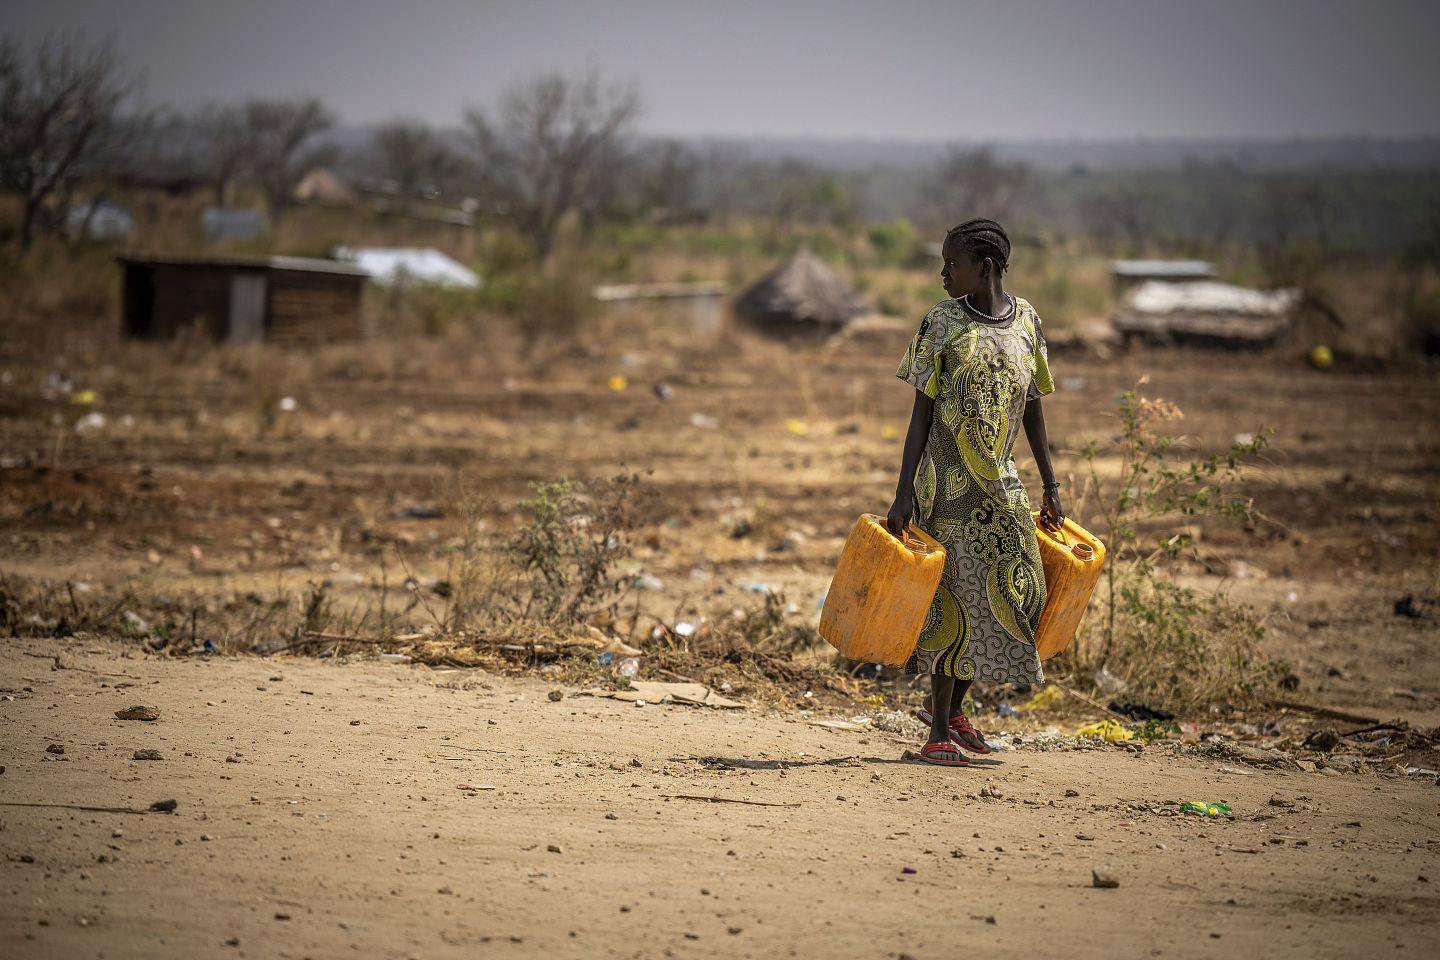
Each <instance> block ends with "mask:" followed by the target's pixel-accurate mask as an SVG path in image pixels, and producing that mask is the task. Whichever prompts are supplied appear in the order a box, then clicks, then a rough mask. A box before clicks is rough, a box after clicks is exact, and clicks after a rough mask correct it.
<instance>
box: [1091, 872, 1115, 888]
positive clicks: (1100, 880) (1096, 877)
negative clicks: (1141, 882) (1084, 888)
mask: <svg viewBox="0 0 1440 960" xmlns="http://www.w3.org/2000/svg"><path fill="white" fill-rule="evenodd" d="M1090 885H1091V886H1094V887H1102V888H1105V889H1110V888H1112V887H1118V886H1120V879H1119V878H1118V877H1116V876H1115V875H1114V874H1113V873H1111V872H1110V870H1109V869H1108V868H1105V867H1101V868H1099V869H1095V870H1091V871H1090Z"/></svg>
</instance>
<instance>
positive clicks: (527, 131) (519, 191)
mask: <svg viewBox="0 0 1440 960" xmlns="http://www.w3.org/2000/svg"><path fill="white" fill-rule="evenodd" d="M639 109H640V100H639V97H638V96H637V95H636V94H635V92H634V91H633V90H631V89H629V88H617V87H608V86H603V85H602V84H601V83H600V80H599V78H598V77H596V76H595V75H593V74H592V75H590V76H588V77H585V78H583V79H573V78H567V77H565V76H562V75H560V74H547V75H545V76H542V77H539V78H538V79H535V80H532V81H530V82H528V83H525V84H522V85H520V86H518V87H514V88H512V89H510V90H509V91H508V92H507V93H506V94H505V95H504V97H503V99H502V100H501V103H500V107H499V109H498V111H497V112H496V114H495V116H493V117H491V116H489V115H487V114H486V113H485V112H483V111H481V110H469V111H467V112H466V115H465V120H466V124H467V125H468V126H469V128H470V136H471V140H472V141H473V144H474V147H475V150H476V153H477V154H478V158H479V161H480V170H479V173H480V177H481V181H482V184H483V185H484V187H485V188H486V190H487V192H489V193H490V194H491V196H492V197H493V199H494V200H495V201H496V203H497V206H498V207H499V208H500V209H502V210H503V212H504V213H505V214H506V215H508V216H509V217H510V218H511V219H512V221H513V222H514V223H515V226H516V228H517V229H518V230H519V231H520V232H521V234H523V235H524V236H525V237H527V238H528V239H529V240H530V241H531V242H532V243H534V244H535V250H536V253H537V254H538V255H539V257H540V259H541V261H542V262H543V261H545V260H548V259H549V257H550V253H551V251H552V250H553V248H554V245H555V235H556V232H557V231H558V230H559V228H560V223H561V221H562V220H564V218H565V217H566V215H568V214H569V213H571V212H572V211H574V210H576V209H578V208H579V207H581V206H582V201H583V203H584V205H586V206H593V205H594V203H595V197H594V196H593V194H594V193H596V192H603V191H604V190H606V189H607V188H608V184H609V183H610V182H612V181H613V180H614V179H615V178H613V177H612V176H611V175H610V171H609V169H608V164H609V163H610V161H611V160H613V158H614V157H615V155H616V152H617V151H618V149H619V147H620V145H621V144H622V142H623V140H624V139H625V137H626V134H627V133H628V131H629V127H630V124H631V121H632V120H633V119H634V118H635V115H636V114H637V113H638V112H639ZM587 194H592V195H591V196H587Z"/></svg>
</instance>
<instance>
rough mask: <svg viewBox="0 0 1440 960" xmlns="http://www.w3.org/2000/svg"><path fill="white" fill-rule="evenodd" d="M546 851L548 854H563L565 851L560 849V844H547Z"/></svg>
mask: <svg viewBox="0 0 1440 960" xmlns="http://www.w3.org/2000/svg"><path fill="white" fill-rule="evenodd" d="M545 849H546V850H547V851H548V852H550V853H562V852H563V851H562V850H561V849H560V844H558V843H551V844H547V845H546V847H545Z"/></svg>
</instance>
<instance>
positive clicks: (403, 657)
mask: <svg viewBox="0 0 1440 960" xmlns="http://www.w3.org/2000/svg"><path fill="white" fill-rule="evenodd" d="M380 659H381V660H384V661H385V662H386V663H409V662H410V655H409V654H408V653H382V654H380Z"/></svg>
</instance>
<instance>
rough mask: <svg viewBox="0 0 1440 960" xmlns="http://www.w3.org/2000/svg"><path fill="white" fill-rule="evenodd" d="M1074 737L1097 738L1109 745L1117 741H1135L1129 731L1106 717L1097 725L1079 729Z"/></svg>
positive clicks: (1133, 735) (1093, 724)
mask: <svg viewBox="0 0 1440 960" xmlns="http://www.w3.org/2000/svg"><path fill="white" fill-rule="evenodd" d="M1075 736H1077V737H1097V738H1099V739H1101V740H1105V741H1108V742H1111V743H1113V742H1115V741H1117V740H1133V739H1135V734H1133V733H1131V732H1130V731H1129V730H1126V729H1125V728H1124V727H1122V726H1120V724H1118V723H1116V722H1115V721H1114V720H1111V719H1110V718H1108V717H1107V718H1105V719H1104V720H1101V721H1100V722H1099V723H1092V724H1090V725H1089V726H1088V727H1081V728H1080V729H1079V730H1076V731H1075Z"/></svg>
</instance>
